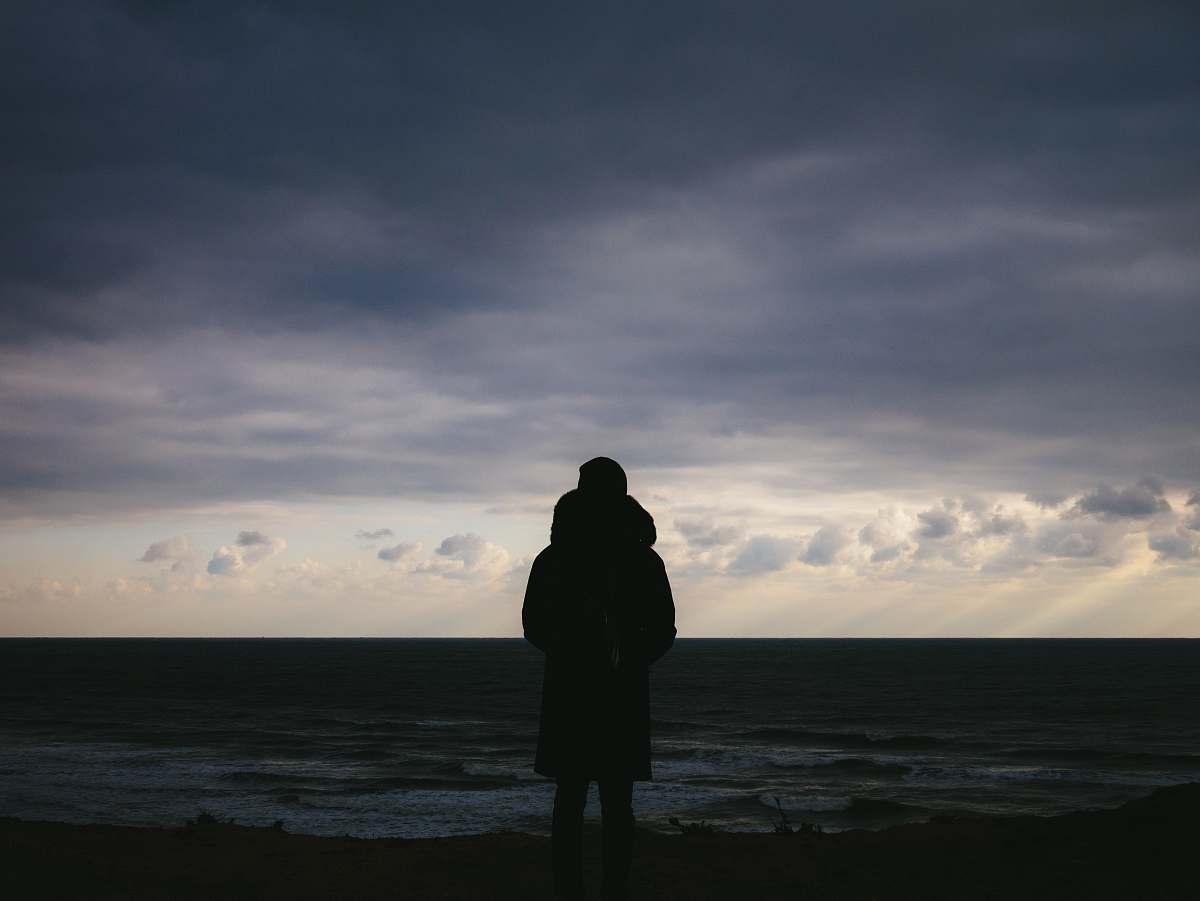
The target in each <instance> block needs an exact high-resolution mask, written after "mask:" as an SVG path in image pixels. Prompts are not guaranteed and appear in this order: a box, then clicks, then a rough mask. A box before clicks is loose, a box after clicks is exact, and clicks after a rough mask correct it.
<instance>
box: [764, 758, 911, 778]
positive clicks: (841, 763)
mask: <svg viewBox="0 0 1200 901" xmlns="http://www.w3.org/2000/svg"><path fill="white" fill-rule="evenodd" d="M772 765H773V766H776V767H779V768H780V769H785V770H805V771H807V772H811V773H813V774H814V775H815V774H819V773H822V772H827V773H829V774H831V775H843V774H848V773H861V774H864V775H872V776H903V775H906V774H907V773H911V772H912V769H913V768H912V767H911V766H907V765H905V764H903V763H884V762H882V761H878V760H868V759H867V758H865V757H842V758H840V759H838V760H829V761H818V762H816V763H805V762H795V763H793V762H778V763H774V764H772Z"/></svg>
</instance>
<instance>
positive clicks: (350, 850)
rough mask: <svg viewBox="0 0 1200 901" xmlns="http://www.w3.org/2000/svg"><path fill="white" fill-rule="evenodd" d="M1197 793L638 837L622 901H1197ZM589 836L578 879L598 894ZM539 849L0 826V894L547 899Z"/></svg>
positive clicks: (532, 844)
mask: <svg viewBox="0 0 1200 901" xmlns="http://www.w3.org/2000/svg"><path fill="white" fill-rule="evenodd" d="M1198 809H1200V784H1191V785H1180V786H1175V787H1172V788H1165V789H1160V790H1158V791H1156V792H1155V793H1154V794H1152V795H1151V796H1149V797H1147V798H1144V799H1142V800H1139V801H1133V802H1131V803H1129V804H1126V805H1125V806H1124V807H1121V808H1118V809H1117V810H1110V811H1098V812H1089V813H1077V814H1071V815H1069V816H1061V817H1052V818H1041V817H1019V818H1012V819H947V820H941V821H938V822H932V823H923V824H919V825H909V826H898V827H894V828H891V829H887V830H883V831H881V832H859V831H856V832H847V833H841V834H837V835H816V834H793V835H784V834H761V835H746V834H723V833H717V834H688V835H659V834H653V833H640V834H639V836H638V845H637V850H636V855H637V856H636V860H635V863H634V898H636V899H656V901H659V899H662V901H667V899H687V901H698V899H738V901H741V899H746V901H762V899H772V898H787V899H826V901H832V899H851V898H853V899H898V898H906V899H954V901H965V899H978V898H996V899H1000V898H1003V899H1029V898H1046V899H1051V898H1052V899H1055V901H1063V899H1072V898H1087V899H1098V898H1113V899H1116V898H1120V899H1122V901H1147V899H1155V898H1160V899H1161V898H1170V899H1194V898H1200V868H1198V867H1197V865H1196V861H1195V857H1196V854H1197V845H1196V836H1197V834H1198V833H1197V832H1196V829H1195V826H1196V814H1197V810H1198ZM597 846H598V835H596V834H595V833H593V834H591V835H590V837H589V858H588V872H589V876H590V879H591V882H592V884H593V885H598V882H599V879H598V877H599V869H598V858H597V853H596V852H597V850H598V848H597ZM548 855H549V840H548V839H545V838H541V837H537V836H531V835H523V834H519V833H498V834H491V835H482V836H471V837H462V838H441V839H418V840H409V841H405V840H399V839H348V838H346V839H338V838H316V837H313V836H306V835H289V834H286V833H283V832H279V831H275V830H272V829H252V828H247V827H242V826H234V825H228V824H215V825H213V824H210V825H192V826H189V827H186V828H180V829H138V828H131V827H122V826H73V825H65V824H61V823H40V822H26V821H22V820H17V819H9V818H2V819H0V897H3V898H13V899H25V898H172V899H174V898H180V899H193V898H280V899H300V898H322V899H326V898H355V899H371V898H419V899H426V898H427V899H441V898H454V899H458V898H461V899H488V898H496V899H522V901H525V899H542V898H547V899H548V898H550V880H549V868H548V863H549V860H548Z"/></svg>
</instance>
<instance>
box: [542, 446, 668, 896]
mask: <svg viewBox="0 0 1200 901" xmlns="http://www.w3.org/2000/svg"><path fill="white" fill-rule="evenodd" d="M579 473H580V475H579V488H577V489H575V490H573V491H569V492H567V493H566V494H564V495H563V496H562V497H561V498H560V499H559V501H558V503H557V504H556V505H555V507H554V523H553V525H552V527H551V532H550V546H549V547H547V548H546V549H545V550H543V551H542V552H541V553H540V554H538V556H537V559H535V560H534V562H533V568H532V570H531V571H530V573H529V585H528V587H527V588H526V590H525V604H524V607H523V609H522V611H521V618H522V621H523V623H524V626H525V637H526V638H527V639H528V640H529V641H530V642H532V643H533V644H534V645H535V646H536V647H538V648H539V649H540V650H542V651H543V652H545V655H546V667H545V676H544V678H543V682H542V709H541V726H540V730H539V732H538V746H537V757H536V760H535V762H534V769H535V770H536V771H537V772H538V773H541V774H542V775H544V776H550V777H552V778H554V779H555V780H556V782H557V788H556V790H555V794H554V819H553V836H552V840H551V844H552V856H553V867H554V888H555V894H556V895H557V896H558V897H560V898H568V899H577V898H582V897H583V896H584V889H583V872H582V861H581V858H582V834H583V832H582V830H583V808H584V804H585V803H586V801H587V791H588V785H589V784H590V783H591V782H593V781H594V782H596V783H598V785H599V789H600V807H601V814H602V817H603V825H602V839H603V852H602V857H603V862H604V885H603V890H602V894H603V897H605V898H611V899H617V898H626V897H628V882H629V864H630V858H631V856H632V849H633V805H632V793H633V783H634V781H635V780H645V779H649V778H650V673H649V669H650V664H652V663H653V662H654V661H656V660H657V659H658V658H659V657H661V656H662V655H663V654H665V653H666V652H667V649H668V648H670V647H671V644H672V643H673V642H674V640H675V605H674V602H673V601H672V598H671V585H670V582H669V581H668V580H667V572H666V568H665V567H664V566H663V562H662V559H661V558H660V557H659V556H658V554H656V553H655V552H654V551H653V550H652V548H651V545H652V544H653V543H654V539H655V529H654V520H653V518H652V517H651V516H650V514H649V513H647V512H646V511H645V510H644V509H643V508H642V506H641V505H640V504H639V503H638V502H637V501H636V500H634V499H633V498H632V497H629V496H627V495H626V493H625V491H626V481H625V473H624V471H622V469H621V467H620V466H618V465H617V463H616V462H615V461H613V460H609V459H608V458H607V457H597V458H596V459H595V460H590V461H588V462H587V463H585V464H584V465H583V466H581V467H580V468H579Z"/></svg>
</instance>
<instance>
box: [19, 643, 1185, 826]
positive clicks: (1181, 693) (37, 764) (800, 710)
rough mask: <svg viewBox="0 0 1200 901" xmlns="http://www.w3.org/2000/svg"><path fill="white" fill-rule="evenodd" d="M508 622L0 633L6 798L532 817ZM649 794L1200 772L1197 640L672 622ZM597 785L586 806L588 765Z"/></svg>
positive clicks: (717, 813)
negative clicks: (870, 635) (131, 635)
mask: <svg viewBox="0 0 1200 901" xmlns="http://www.w3.org/2000/svg"><path fill="white" fill-rule="evenodd" d="M541 668H542V660H541V656H540V654H538V652H537V651H535V650H534V649H533V648H531V647H529V646H528V645H526V644H525V642H523V641H521V640H519V639H313V640H309V639H262V640H259V639H233V640H225V639H78V640H75V639H3V640H0V815H15V816H22V817H27V818H41V819H54V820H67V821H75V822H112V823H134V824H166V825H177V824H179V823H181V822H182V821H183V820H184V819H186V818H189V817H193V816H195V815H196V813H197V812H198V811H199V810H201V809H205V810H208V811H211V812H212V813H214V814H216V815H219V816H232V817H234V818H236V819H237V820H238V822H243V823H271V822H273V821H274V820H277V819H282V820H284V821H285V823H286V826H287V828H288V829H289V830H291V831H296V832H311V833H318V834H336V835H340V834H343V833H349V834H351V835H364V836H367V835H402V836H421V835H449V834H455V833H468V832H484V831H489V830H494V829H505V828H507V829H519V830H526V831H545V830H546V829H547V828H548V817H549V808H550V802H551V797H552V790H553V786H552V785H551V784H550V783H548V782H547V781H546V780H543V779H541V778H540V777H537V776H535V775H534V774H533V772H532V768H531V765H532V759H533V748H534V742H535V740H536V733H537V709H538V698H539V692H540V685H541ZM652 686H653V689H652V690H653V703H654V708H653V709H654V729H653V735H654V749H655V762H654V773H655V781H654V782H653V783H639V785H638V786H637V788H636V791H635V796H634V797H635V806H636V809H637V811H638V814H639V818H640V821H641V822H642V823H643V824H644V825H652V826H653V825H662V826H664V827H665V820H666V818H667V817H668V816H679V817H681V818H683V819H685V820H696V819H707V820H709V821H710V822H714V823H717V824H718V825H720V826H722V827H724V828H732V829H754V830H764V829H768V828H769V827H770V823H771V820H772V818H773V817H774V816H775V815H776V814H775V800H774V799H775V798H778V799H779V802H780V803H781V804H782V806H783V808H784V809H785V810H786V811H787V812H788V815H789V817H790V818H791V819H792V820H793V821H801V820H806V821H810V822H818V823H822V824H824V825H825V826H826V827H830V828H846V827H868V828H877V827H881V826H886V825H890V824H893V823H897V822H905V821H910V820H921V819H925V818H927V817H929V816H931V815H933V814H936V813H942V812H1001V813H1038V814H1052V813H1060V812H1064V811H1069V810H1077V809H1084V808H1092V807H1106V806H1115V805H1117V804H1119V803H1121V802H1122V801H1125V800H1128V799H1130V798H1134V797H1138V796H1141V795H1144V794H1147V793H1148V792H1149V791H1150V790H1151V788H1153V787H1154V786H1158V785H1167V784H1172V783H1177V782H1189V781H1198V780H1200V640H1190V639H1187V640H1183V639H1181V640H1124V639H1116V640H1075V639H1063V640H1058V639H1032V640H1031V639H1015V640H990V639H963V640H960V639H934V640H922V639H916V640H908V639H811V640H809V639H780V640H745V639H691V640H680V641H679V642H677V643H676V646H675V648H674V649H673V650H672V651H671V652H670V653H669V654H668V655H667V657H665V658H664V659H663V660H662V661H661V662H660V663H659V664H658V665H657V666H656V667H655V669H654V671H653V674H652ZM591 804H592V805H593V806H592V807H591V808H590V812H592V813H595V812H596V811H595V809H594V805H595V798H594V789H593V799H592V801H591Z"/></svg>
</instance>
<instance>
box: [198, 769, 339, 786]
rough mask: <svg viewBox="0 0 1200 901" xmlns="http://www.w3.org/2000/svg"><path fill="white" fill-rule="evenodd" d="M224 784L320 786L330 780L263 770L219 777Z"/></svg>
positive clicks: (233, 772) (240, 771)
mask: <svg viewBox="0 0 1200 901" xmlns="http://www.w3.org/2000/svg"><path fill="white" fill-rule="evenodd" d="M217 778H218V779H220V780H221V781H222V782H248V783H254V784H256V785H295V784H297V783H302V784H313V785H316V784H320V783H325V782H329V781H330V780H328V779H325V778H322V777H321V776H309V775H305V774H302V773H272V772H267V771H263V770H232V771H230V772H228V773H222V774H221V775H220V776H218V777H217Z"/></svg>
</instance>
